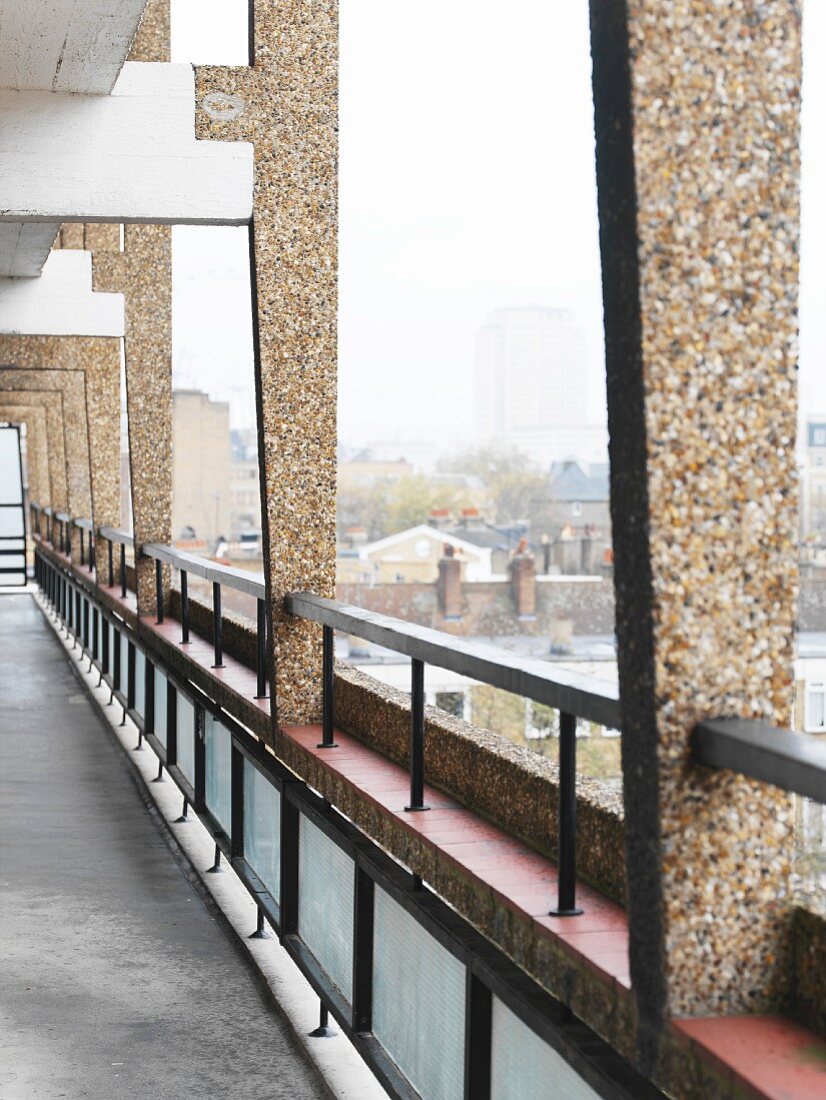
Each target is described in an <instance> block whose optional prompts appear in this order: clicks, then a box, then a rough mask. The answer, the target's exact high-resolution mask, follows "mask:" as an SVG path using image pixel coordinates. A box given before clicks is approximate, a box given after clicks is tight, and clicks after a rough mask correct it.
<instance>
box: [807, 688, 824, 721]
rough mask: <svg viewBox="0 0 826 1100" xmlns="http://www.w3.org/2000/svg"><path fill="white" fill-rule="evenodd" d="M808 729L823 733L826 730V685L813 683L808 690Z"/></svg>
mask: <svg viewBox="0 0 826 1100" xmlns="http://www.w3.org/2000/svg"><path fill="white" fill-rule="evenodd" d="M805 722H806V729H807V730H810V731H811V732H813V733H822V732H823V730H824V729H826V684H824V683H812V684H809V685H808V687H807V690H806V717H805Z"/></svg>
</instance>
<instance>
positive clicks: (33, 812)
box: [0, 595, 326, 1100]
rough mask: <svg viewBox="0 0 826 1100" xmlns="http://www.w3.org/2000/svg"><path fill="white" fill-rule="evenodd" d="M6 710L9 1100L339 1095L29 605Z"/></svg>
mask: <svg viewBox="0 0 826 1100" xmlns="http://www.w3.org/2000/svg"><path fill="white" fill-rule="evenodd" d="M0 700H2V722H0V814H2V825H0V836H2V851H1V852H0V858H2V873H1V874H0V881H2V884H3V887H2V895H0V898H2V901H0V941H1V942H2V947H0V951H2V956H3V960H4V963H3V982H2V994H1V996H2V1003H1V1004H0V1008H1V1009H2V1014H3V1017H4V1022H3V1026H2V1028H1V1029H0V1034H2V1039H0V1051H2V1054H0V1067H2V1068H0V1094H1V1095H2V1096H3V1097H4V1100H17V1098H23V1097H29V1096H84V1097H100V1098H106V1100H109V1098H110V1097H114V1096H146V1097H149V1096H151V1097H153V1098H159V1100H160V1098H166V1097H169V1098H175V1100H177V1098H178V1097H181V1096H204V1097H221V1098H224V1097H244V1098H245V1100H246V1098H249V1097H261V1098H264V1097H267V1098H271V1097H274V1098H277V1097H285V1098H286V1097H290V1098H291V1100H292V1098H303V1097H320V1096H324V1095H326V1093H325V1091H324V1089H323V1087H322V1085H321V1084H320V1083H319V1082H318V1081H317V1079H316V1078H315V1076H314V1073H313V1071H312V1070H311V1069H310V1068H309V1067H308V1066H307V1064H306V1063H305V1062H304V1061H303V1060H302V1058H301V1056H300V1055H299V1053H298V1052H297V1049H296V1048H295V1047H294V1045H293V1042H294V1041H293V1039H292V1037H291V1035H290V1033H289V1031H288V1028H287V1027H286V1025H285V1024H284V1023H283V1021H282V1020H281V1018H280V1017H279V1016H278V1015H277V1014H276V1013H275V1012H274V1011H273V1010H272V1008H271V1007H270V1006H269V1005H268V1004H267V1002H266V1001H265V999H264V996H263V994H262V992H261V989H260V988H259V984H258V980H257V978H256V977H255V976H254V975H253V973H252V972H251V970H250V969H249V967H248V965H247V963H246V961H245V960H244V958H243V957H242V955H241V954H240V952H239V951H238V950H237V948H236V947H234V946H233V943H232V942H231V940H230V938H229V935H228V934H226V933H225V932H224V931H223V927H222V925H221V923H220V921H219V920H218V918H217V916H216V913H215V911H214V910H213V909H212V908H211V907H210V906H208V905H207V904H206V902H205V901H204V900H203V899H202V896H201V895H200V894H199V893H198V892H197V890H196V889H195V888H194V887H193V885H192V883H191V882H190V881H189V880H188V877H187V875H186V873H185V872H184V871H183V870H182V868H181V867H180V866H179V865H178V863H177V862H176V861H175V858H174V857H173V855H172V853H171V851H170V850H169V848H168V847H167V846H166V844H165V842H164V840H163V837H162V834H161V832H160V831H159V828H158V824H157V822H156V821H155V820H153V817H152V814H151V813H150V811H149V810H148V808H147V806H146V804H145V803H144V801H143V799H142V798H141V796H140V794H139V792H138V790H137V789H136V787H135V785H134V783H133V781H132V778H131V773H130V771H129V769H128V767H127V765H126V763H125V761H124V760H123V759H122V757H121V756H120V750H119V749H118V748H117V747H116V746H115V745H114V744H113V743H112V741H111V740H110V739H109V736H108V733H107V730H106V727H105V726H104V725H103V724H102V723H101V722H100V719H99V718H98V717H97V715H96V714H95V711H94V709H93V707H92V705H91V703H90V702H89V701H88V699H87V697H86V695H85V694H84V693H83V691H82V689H81V687H80V686H79V684H78V682H77V681H76V680H75V678H74V675H73V673H72V671H71V668H70V666H69V665H68V664H67V662H66V658H65V656H64V654H63V653H62V652H61V649H60V647H59V646H58V645H57V644H56V642H55V640H54V639H53V638H51V637H50V632H49V628H48V626H47V625H46V623H45V622H44V621H43V619H42V617H41V612H40V611H39V610H38V608H37V606H36V605H35V603H34V601H33V600H32V599H31V597H30V596H28V595H19V596H4V597H2V598H0Z"/></svg>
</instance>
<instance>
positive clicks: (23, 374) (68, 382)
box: [0, 337, 92, 517]
mask: <svg viewBox="0 0 826 1100" xmlns="http://www.w3.org/2000/svg"><path fill="white" fill-rule="evenodd" d="M2 339H9V338H8V337H3V338H2ZM0 392H4V393H10V392H27V393H32V394H33V395H34V394H40V393H47V394H48V393H54V394H58V395H59V396H60V397H61V399H62V404H61V416H62V425H61V428H62V430H61V433H60V434H61V435H62V438H63V443H64V446H65V453H66V490H67V494H66V495H67V500H66V510H67V512H69V514H70V515H72V516H76V517H80V516H91V514H92V480H91V464H90V448H89V431H88V426H87V420H86V382H85V379H84V376H83V372H82V371H61V370H21V369H18V368H16V367H2V368H0Z"/></svg>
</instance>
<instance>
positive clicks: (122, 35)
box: [0, 0, 146, 95]
mask: <svg viewBox="0 0 826 1100" xmlns="http://www.w3.org/2000/svg"><path fill="white" fill-rule="evenodd" d="M145 7H146V0H0V88H16V89H18V90H29V91H31V90H33V89H41V90H42V91H48V92H82V93H85V94H87V95H108V94H109V92H111V91H112V88H113V86H114V83H115V81H116V80H117V78H118V73H119V72H120V70H121V68H122V67H123V63H124V61H125V60H126V57H127V54H128V53H129V47H130V45H131V44H132V39H133V38H134V37H135V31H136V30H137V29H138V24H139V23H140V19H141V15H142V14H143V9H144V8H145Z"/></svg>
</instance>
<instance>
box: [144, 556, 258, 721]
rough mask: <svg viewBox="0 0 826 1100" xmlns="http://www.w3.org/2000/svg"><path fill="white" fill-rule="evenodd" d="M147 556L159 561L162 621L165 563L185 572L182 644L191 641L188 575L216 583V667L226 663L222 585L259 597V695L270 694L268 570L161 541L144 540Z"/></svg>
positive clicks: (157, 596) (158, 601) (157, 600)
mask: <svg viewBox="0 0 826 1100" xmlns="http://www.w3.org/2000/svg"><path fill="white" fill-rule="evenodd" d="M141 552H142V554H143V555H144V557H147V558H153V559H154V561H155V603H156V607H157V614H158V622H159V623H162V622H163V575H162V566H163V565H164V564H166V565H170V566H172V568H173V569H177V570H178V571H179V572H180V574H181V644H182V645H186V644H187V643H188V642H189V584H188V576H189V574H190V573H191V574H192V575H193V576H194V577H201V578H202V579H203V580H206V581H209V582H210V583H211V584H212V647H213V656H214V664H213V666H212V667H213V668H223V667H224V630H223V616H222V610H221V586H222V585H226V587H227V588H233V589H235V591H236V592H245V593H246V594H247V595H248V596H253V597H255V600H256V609H257V613H256V627H255V629H256V694H255V698H256V699H265V698H266V697H267V614H266V602H265V587H264V574H263V573H252V572H247V571H246V570H244V569H235V568H233V566H231V565H221V564H220V563H219V562H211V561H207V560H206V559H205V558H200V557H198V556H197V555H195V554H187V553H185V552H184V551H181V550H175V549H173V548H172V547H171V546H161V545H160V544H159V543H155V542H150V543H144V544H143V546H142V547H141Z"/></svg>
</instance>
